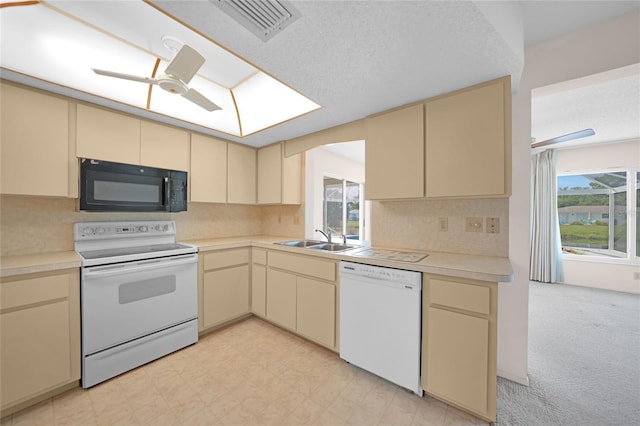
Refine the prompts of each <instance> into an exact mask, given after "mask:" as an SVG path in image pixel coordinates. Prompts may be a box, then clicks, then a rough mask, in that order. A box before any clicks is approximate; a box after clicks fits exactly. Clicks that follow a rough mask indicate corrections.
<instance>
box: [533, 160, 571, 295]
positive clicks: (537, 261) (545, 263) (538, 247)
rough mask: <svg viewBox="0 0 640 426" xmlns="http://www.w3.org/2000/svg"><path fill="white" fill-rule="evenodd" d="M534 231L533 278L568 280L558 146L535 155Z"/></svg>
mask: <svg viewBox="0 0 640 426" xmlns="http://www.w3.org/2000/svg"><path fill="white" fill-rule="evenodd" d="M530 232H531V235H530V241H531V258H530V261H529V279H531V280H533V281H541V282H547V283H549V282H550V283H557V282H562V281H564V272H563V268H562V244H561V241H560V225H559V223H558V196H557V188H556V150H555V149H548V150H546V151H543V152H540V153H537V154H535V155H533V156H532V157H531V231H530Z"/></svg>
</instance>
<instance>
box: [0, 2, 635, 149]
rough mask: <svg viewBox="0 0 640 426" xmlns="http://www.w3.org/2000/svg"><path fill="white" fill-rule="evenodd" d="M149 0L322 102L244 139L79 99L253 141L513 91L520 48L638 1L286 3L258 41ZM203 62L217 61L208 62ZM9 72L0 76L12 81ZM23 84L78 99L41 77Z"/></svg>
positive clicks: (219, 16) (234, 26)
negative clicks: (485, 91)
mask: <svg viewBox="0 0 640 426" xmlns="http://www.w3.org/2000/svg"><path fill="white" fill-rule="evenodd" d="M149 1H150V2H152V4H154V5H156V6H157V7H158V8H160V9H162V10H163V11H165V12H166V13H168V14H170V15H171V16H173V17H174V18H175V19H177V20H180V21H182V22H184V23H185V24H186V25H188V26H189V27H191V28H192V29H194V30H196V31H198V32H200V33H201V34H203V35H204V36H206V37H208V38H210V39H211V40H214V41H216V42H217V43H218V44H220V45H222V46H223V47H225V48H227V49H229V50H231V51H233V52H234V53H236V54H237V55H239V56H241V57H243V58H244V59H246V60H247V61H249V62H250V63H252V64H253V65H255V66H256V67H258V68H260V69H262V70H264V71H266V72H267V73H269V74H271V75H272V76H274V77H276V78H277V79H279V80H281V81H283V82H284V83H286V84H287V85H289V86H291V87H293V88H294V89H296V90H298V91H299V92H301V93H302V94H303V95H305V96H308V97H309V98H310V99H312V100H313V101H315V102H317V103H318V104H320V105H321V106H322V108H321V109H319V110H317V111H314V112H312V113H309V114H307V115H305V116H303V117H301V118H298V119H295V120H292V121H290V122H287V123H284V124H281V125H278V126H275V127H273V128H271V129H268V130H265V131H262V132H260V133H257V134H254V135H251V136H248V137H245V138H242V139H241V138H234V137H229V136H228V135H225V134H217V133H215V132H211V131H209V130H207V129H204V128H198V127H197V126H196V127H194V126H189V125H187V124H186V123H184V122H181V121H177V120H171V119H168V118H167V117H158V116H154V115H153V114H149V113H146V112H144V111H140V110H135V109H132V108H126V107H124V106H123V105H121V104H116V103H113V102H111V103H110V102H109V101H105V100H104V99H100V98H91V97H86V96H84V99H85V100H88V101H92V102H97V103H101V104H103V105H106V106H110V107H113V108H116V109H121V110H124V111H129V112H132V113H137V114H140V115H142V116H147V117H151V118H156V119H160V120H163V121H166V122H168V123H171V124H176V125H181V126H184V127H187V128H192V129H194V130H198V131H202V132H204V133H209V134H212V135H215V136H220V137H224V138H228V139H231V140H234V141H237V142H241V143H245V144H248V145H252V146H264V145H268V144H271V143H274V142H277V141H280V140H287V139H291V138H294V137H296V136H301V135H304V134H308V133H311V132H314V131H317V130H321V129H325V128H328V127H331V126H335V125H338V124H342V123H346V122H350V121H353V120H357V119H360V118H363V117H366V116H367V115H370V114H372V113H376V112H380V111H384V110H386V109H389V108H393V107H396V106H399V105H404V104H407V103H411V102H413V101H416V100H420V99H425V98H429V97H432V96H435V95H438V94H442V93H446V92H449V91H452V90H455V89H459V88H462V87H465V86H469V85H472V84H475V83H479V82H482V81H486V80H490V79H493V78H497V77H500V76H503V75H512V80H513V88H514V89H517V87H518V82H519V78H520V74H521V72H522V68H523V66H524V63H523V62H524V59H523V58H524V55H523V50H524V46H527V45H532V44H536V43H538V42H540V41H542V40H545V39H547V38H551V37H557V36H559V35H562V34H565V33H568V32H571V31H575V30H577V29H579V28H582V27H584V26H586V25H590V24H593V23H596V22H599V21H603V20H606V19H609V18H612V17H614V16H618V15H621V14H623V13H626V12H628V11H629V10H630V9H633V8H638V6H639V5H640V3H638V2H637V1H622V2H621V1H586V2H585V1H567V2H564V1H525V2H520V1H476V2H474V1H462V0H461V1H426V0H425V1H292V2H291V3H292V4H294V6H295V7H296V8H297V9H298V10H299V11H300V13H301V15H302V17H301V18H300V19H299V20H297V21H296V22H294V23H293V24H291V25H290V26H289V27H288V28H286V29H285V30H284V31H283V32H281V33H280V34H278V35H276V36H275V37H274V38H272V39H271V40H270V41H268V42H266V43H265V42H263V41H262V40H260V39H259V38H257V37H256V36H255V35H253V34H252V33H250V32H249V31H248V30H246V29H245V28H243V27H241V26H240V25H239V24H238V23H237V22H236V21H234V20H233V19H231V18H230V17H228V16H227V15H225V14H223V13H222V12H221V11H220V9H219V8H218V7H216V6H215V5H214V4H212V3H211V2H210V1H207V0H199V1H178V0H170V1H162V0H157V1H152V0H149ZM131 30H132V31H134V30H135V29H134V28H132V29H131ZM207 66H215V64H214V63H213V61H209V62H208V63H207ZM8 74H9V73H3V77H4V78H9V79H11V78H12V76H11V75H8ZM22 82H23V83H26V84H31V85H34V86H37V87H41V88H43V89H45V90H52V91H57V92H59V93H64V94H67V95H70V96H74V95H75V96H78V97H80V98H83V96H79V95H78V94H74V93H73V91H66V92H65V91H64V90H61V89H60V88H54V87H50V86H48V85H47V84H43V83H42V82H41V81H30V80H29V79H22Z"/></svg>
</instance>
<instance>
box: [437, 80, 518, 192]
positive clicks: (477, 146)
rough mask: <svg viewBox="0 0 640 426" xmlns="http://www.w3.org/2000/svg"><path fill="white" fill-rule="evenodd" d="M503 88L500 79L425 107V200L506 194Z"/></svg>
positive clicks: (503, 83) (505, 134)
mask: <svg viewBox="0 0 640 426" xmlns="http://www.w3.org/2000/svg"><path fill="white" fill-rule="evenodd" d="M505 85H507V84H506V82H505V80H503V79H501V80H500V81H498V82H496V83H492V84H488V85H483V86H481V87H477V88H473V89H470V90H465V91H461V92H459V93H455V94H453V95H450V96H444V97H442V98H438V99H436V100H434V101H430V102H427V104H426V108H427V109H426V117H427V118H426V129H427V130H426V132H427V133H426V149H427V153H426V159H427V160H426V196H427V197H476V196H500V195H503V196H504V195H505V194H506V192H507V188H506V182H505V180H506V178H505V170H506V169H505V168H506V162H507V161H510V159H507V158H506V156H507V154H508V153H507V152H506V143H505V142H506V139H505V138H506V137H510V136H509V135H508V134H507V133H509V132H508V131H506V130H505V126H509V127H508V128H510V123H506V121H505V117H510V114H508V115H506V116H505V113H508V111H505V108H506V107H508V108H509V110H510V105H508V106H505V94H507V95H508V97H509V99H510V96H511V93H510V90H509V88H508V87H505ZM507 90H509V92H505V91H507ZM509 104H510V103H509ZM509 145H510V140H509Z"/></svg>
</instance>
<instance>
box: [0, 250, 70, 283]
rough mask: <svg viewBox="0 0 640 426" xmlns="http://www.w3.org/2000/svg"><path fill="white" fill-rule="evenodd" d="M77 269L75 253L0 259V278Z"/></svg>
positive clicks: (28, 255) (4, 257)
mask: <svg viewBox="0 0 640 426" xmlns="http://www.w3.org/2000/svg"><path fill="white" fill-rule="evenodd" d="M79 267H80V257H79V256H78V255H77V254H76V252H75V251H59V252H55V253H38V254H25V255H20V256H2V257H0V277H10V276H13V275H22V274H31V273H35V272H47V271H55V270H59V269H69V268H79Z"/></svg>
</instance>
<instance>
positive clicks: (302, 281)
mask: <svg viewBox="0 0 640 426" xmlns="http://www.w3.org/2000/svg"><path fill="white" fill-rule="evenodd" d="M296 318H297V330H298V333H300V334H302V335H303V336H306V337H309V338H311V339H313V340H316V341H318V342H320V343H323V344H325V345H327V346H330V347H335V345H336V332H335V331H336V286H335V285H333V284H329V283H325V282H322V281H318V280H312V279H308V278H303V277H298V279H297V317H296Z"/></svg>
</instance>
